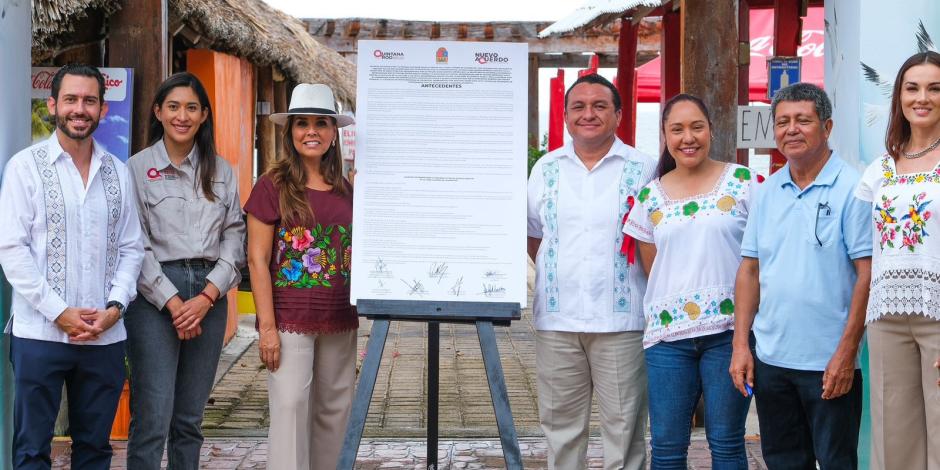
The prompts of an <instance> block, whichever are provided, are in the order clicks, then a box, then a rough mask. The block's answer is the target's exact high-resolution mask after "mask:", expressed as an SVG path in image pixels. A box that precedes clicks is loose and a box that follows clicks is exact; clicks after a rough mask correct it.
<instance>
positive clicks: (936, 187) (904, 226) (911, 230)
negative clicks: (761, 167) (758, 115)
mask: <svg viewBox="0 0 940 470" xmlns="http://www.w3.org/2000/svg"><path fill="white" fill-rule="evenodd" d="M885 146H886V148H887V153H886V154H885V155H884V156H882V157H880V158H877V159H875V161H873V162H872V164H871V165H870V166H869V167H868V169H867V170H866V171H865V175H864V176H863V177H862V180H861V181H860V182H859V186H858V189H857V191H856V196H857V197H858V198H860V199H863V200H866V201H871V202H872V219H873V237H874V245H875V249H874V250H873V257H872V283H871V295H870V297H869V301H868V314H867V315H866V319H865V321H866V323H867V324H868V345H869V354H870V360H871V391H872V397H871V398H872V399H871V415H872V468H889V469H890V468H904V469H909V470H919V469H928V468H930V469H936V468H940V446H938V445H937V439H938V438H940V389H938V387H937V370H936V369H935V367H936V362H935V361H937V358H938V357H940V223H938V222H937V215H938V214H937V211H938V209H940V54H937V53H936V52H932V51H931V52H922V53H919V54H915V55H913V56H911V57H910V58H909V59H907V61H906V62H904V64H903V65H902V66H901V69H900V71H898V76H897V79H896V80H895V83H894V94H893V95H892V97H891V117H890V120H889V122H888V132H887V136H886V138H885Z"/></svg>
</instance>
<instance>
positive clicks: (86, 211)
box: [0, 65, 144, 470]
mask: <svg viewBox="0 0 940 470" xmlns="http://www.w3.org/2000/svg"><path fill="white" fill-rule="evenodd" d="M104 88H105V87H104V78H103V77H102V75H101V72H99V71H98V69H96V68H94V67H89V66H85V65H67V66H65V67H63V68H62V69H60V70H59V71H58V73H56V75H55V77H53V79H52V96H51V97H50V98H49V100H48V103H47V104H48V108H49V114H50V115H52V116H53V117H54V119H55V125H56V130H55V132H54V133H53V134H52V136H50V137H49V138H48V139H46V140H44V141H42V142H39V143H37V144H35V145H33V146H31V147H29V148H27V149H25V150H23V151H21V152H19V153H17V154H16V155H14V156H13V158H12V159H10V161H9V163H7V166H6V168H5V170H4V173H3V188H2V190H0V227H3V229H2V230H0V265H2V266H3V272H4V274H6V277H7V279H8V280H9V281H10V284H11V285H12V286H13V304H12V308H11V313H12V315H13V318H12V320H11V321H10V323H9V324H7V327H6V332H7V333H11V332H12V338H11V347H10V359H11V362H12V363H13V377H14V389H15V399H14V404H13V468H16V469H18V470H19V469H46V468H49V467H50V465H51V460H50V451H51V442H52V429H53V425H54V424H55V420H56V415H57V414H58V411H59V403H60V400H61V395H62V384H63V383H64V384H65V386H66V390H67V392H68V402H69V432H70V434H71V436H72V468H81V469H102V470H103V469H107V468H108V467H109V466H110V464H111V445H110V444H109V443H108V436H109V434H110V432H111V424H112V422H113V420H114V412H115V410H116V409H117V403H118V399H119V398H120V396H121V389H122V388H123V384H124V339H125V338H126V337H127V334H126V332H125V331H124V323H123V321H122V320H121V316H122V314H123V312H124V306H125V305H127V304H128V302H130V301H131V300H132V299H133V298H134V296H135V295H136V292H137V291H136V286H137V275H138V273H139V272H140V264H141V261H142V260H143V257H144V249H143V244H142V242H141V235H140V219H139V218H138V217H137V209H136V206H135V202H134V192H133V190H132V188H131V181H130V178H128V173H127V168H126V167H125V166H124V164H123V163H121V162H120V161H119V160H118V159H117V158H116V157H114V156H113V155H111V154H109V153H107V152H106V151H105V150H104V148H102V147H101V145H99V144H98V142H96V141H95V140H94V139H93V138H92V137H91V134H92V132H94V130H95V128H96V127H97V126H98V122H99V120H101V118H103V117H104V115H105V114H106V113H107V111H108V106H107V104H106V103H105V102H104Z"/></svg>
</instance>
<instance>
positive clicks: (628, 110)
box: [617, 17, 640, 145]
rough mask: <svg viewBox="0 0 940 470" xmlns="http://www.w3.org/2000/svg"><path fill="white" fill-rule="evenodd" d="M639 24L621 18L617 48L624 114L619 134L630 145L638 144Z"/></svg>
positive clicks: (618, 130)
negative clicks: (637, 56) (637, 78)
mask: <svg viewBox="0 0 940 470" xmlns="http://www.w3.org/2000/svg"><path fill="white" fill-rule="evenodd" d="M639 31H640V28H639V25H638V24H634V23H633V21H632V20H631V19H630V18H627V17H623V18H621V19H620V40H619V44H618V49H617V90H618V91H620V103H621V104H622V105H623V114H622V116H623V117H622V118H621V119H620V125H619V126H618V127H617V136H618V137H620V140H622V141H624V142H625V143H627V144H628V145H636V42H637V33H638V32H639Z"/></svg>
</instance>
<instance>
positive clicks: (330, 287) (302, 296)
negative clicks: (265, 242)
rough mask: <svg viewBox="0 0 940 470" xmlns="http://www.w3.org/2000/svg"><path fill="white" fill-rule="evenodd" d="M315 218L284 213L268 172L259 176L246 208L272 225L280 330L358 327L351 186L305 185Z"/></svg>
mask: <svg viewBox="0 0 940 470" xmlns="http://www.w3.org/2000/svg"><path fill="white" fill-rule="evenodd" d="M307 201H308V202H309V203H310V207H312V208H313V213H314V215H315V218H316V219H315V220H316V222H315V224H310V225H303V224H296V223H290V222H288V221H284V220H282V219H281V215H280V209H279V206H278V193H277V189H276V188H275V187H274V183H273V182H272V181H271V179H270V178H268V177H267V176H262V177H261V178H259V179H258V182H257V183H256V184H255V187H254V189H253V190H252V191H251V196H249V197H248V202H247V203H246V204H245V212H247V213H249V214H251V215H253V216H254V217H255V218H257V219H258V220H260V221H261V222H264V223H266V224H270V225H274V244H273V246H272V248H271V250H272V253H271V285H272V294H273V298H274V319H275V322H276V323H277V329H278V330H279V331H284V332H290V333H302V334H317V333H336V332H340V331H347V330H350V329H354V328H358V327H359V319H358V317H357V316H356V311H355V308H354V307H352V306H351V305H350V303H349V283H350V278H349V266H350V260H351V253H352V252H351V246H352V204H353V203H352V191H351V188H350V192H349V194H347V195H345V196H341V195H339V194H335V193H333V192H332V191H316V190H313V189H307Z"/></svg>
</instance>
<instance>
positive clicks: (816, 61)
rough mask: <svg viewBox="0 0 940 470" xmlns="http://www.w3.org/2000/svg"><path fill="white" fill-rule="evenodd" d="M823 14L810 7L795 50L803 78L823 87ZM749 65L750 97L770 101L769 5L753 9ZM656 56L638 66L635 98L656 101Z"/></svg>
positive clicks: (771, 34)
mask: <svg viewBox="0 0 940 470" xmlns="http://www.w3.org/2000/svg"><path fill="white" fill-rule="evenodd" d="M823 17H824V8H822V7H811V8H809V9H808V11H807V14H806V18H804V20H803V42H802V45H801V46H800V48H799V49H798V50H797V53H798V54H799V56H800V57H802V58H803V63H802V69H803V70H802V80H803V81H804V82H809V83H812V84H814V85H819V86H823V70H825V65H824V63H823ZM750 23H751V24H750V26H751V27H750V33H751V65H750V85H749V88H750V100H751V101H763V102H769V100H768V99H767V59H766V58H767V57H771V56H773V43H774V11H773V9H769V8H762V9H752V10H751V17H750ZM660 64H661V61H660V59H659V57H657V58H655V59H653V60H651V61H649V62H647V63H645V64H643V65H642V66H640V67H637V69H636V72H637V74H636V75H637V77H636V78H637V82H636V91H637V101H638V102H640V103H658V102H659V88H660V84H661V80H660V71H661V65H660Z"/></svg>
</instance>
